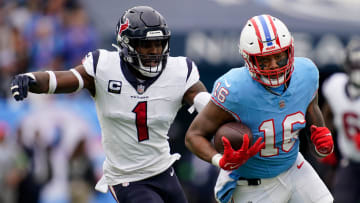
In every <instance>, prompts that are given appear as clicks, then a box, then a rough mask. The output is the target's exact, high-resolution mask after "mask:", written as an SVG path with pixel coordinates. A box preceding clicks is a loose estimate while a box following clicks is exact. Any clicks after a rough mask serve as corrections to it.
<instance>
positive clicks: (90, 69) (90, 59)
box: [82, 50, 100, 77]
mask: <svg viewBox="0 0 360 203" xmlns="http://www.w3.org/2000/svg"><path fill="white" fill-rule="evenodd" d="M99 55H100V52H99V50H96V51H93V52H89V53H88V54H87V55H86V56H85V57H84V59H83V60H82V65H83V66H84V68H85V71H86V73H87V74H89V75H90V76H92V77H95V69H96V65H97V61H98V59H99Z"/></svg>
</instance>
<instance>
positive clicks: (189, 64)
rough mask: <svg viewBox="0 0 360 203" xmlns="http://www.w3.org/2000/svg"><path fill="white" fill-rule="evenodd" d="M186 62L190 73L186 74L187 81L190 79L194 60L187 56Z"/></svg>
mask: <svg viewBox="0 0 360 203" xmlns="http://www.w3.org/2000/svg"><path fill="white" fill-rule="evenodd" d="M186 64H187V67H188V74H187V76H186V81H187V80H188V79H189V77H190V74H191V71H192V68H193V66H192V60H191V59H190V58H189V57H186Z"/></svg>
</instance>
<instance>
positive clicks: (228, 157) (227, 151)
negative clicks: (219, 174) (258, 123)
mask: <svg viewBox="0 0 360 203" xmlns="http://www.w3.org/2000/svg"><path fill="white" fill-rule="evenodd" d="M261 141H262V137H260V138H259V139H258V140H257V141H256V142H255V144H254V145H253V146H251V147H250V148H249V137H248V135H247V134H245V135H244V138H243V144H242V146H241V148H240V149H239V150H236V151H235V150H234V149H233V148H232V147H231V144H230V141H229V140H228V139H227V138H226V137H222V142H223V144H224V154H223V156H222V158H221V159H220V162H219V166H220V168H222V169H224V170H235V169H237V168H239V167H240V166H241V165H243V164H244V163H245V162H246V161H247V160H248V159H250V158H251V157H253V156H254V155H255V154H257V153H258V152H259V151H260V150H261V149H262V148H264V146H265V143H264V142H262V143H261Z"/></svg>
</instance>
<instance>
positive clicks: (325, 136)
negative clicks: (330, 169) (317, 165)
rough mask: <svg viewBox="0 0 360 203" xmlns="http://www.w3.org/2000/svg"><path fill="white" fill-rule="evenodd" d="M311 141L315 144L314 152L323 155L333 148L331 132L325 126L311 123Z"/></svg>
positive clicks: (329, 152) (330, 151)
mask: <svg viewBox="0 0 360 203" xmlns="http://www.w3.org/2000/svg"><path fill="white" fill-rule="evenodd" d="M310 132H311V141H312V142H313V143H314V145H315V151H316V153H317V154H318V155H319V156H321V157H325V156H327V155H329V154H331V153H332V152H333V150H334V142H333V139H332V136H331V132H330V130H329V129H328V128H327V127H316V126H315V125H311V127H310Z"/></svg>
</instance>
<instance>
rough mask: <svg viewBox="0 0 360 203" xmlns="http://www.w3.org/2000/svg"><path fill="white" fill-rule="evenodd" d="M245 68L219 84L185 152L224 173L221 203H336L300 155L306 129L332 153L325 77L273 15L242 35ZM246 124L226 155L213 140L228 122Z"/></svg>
mask: <svg viewBox="0 0 360 203" xmlns="http://www.w3.org/2000/svg"><path fill="white" fill-rule="evenodd" d="M239 52H240V54H241V56H242V57H243V59H244V61H245V67H240V68H233V69H231V70H230V71H229V72H227V73H225V74H224V75H222V76H221V77H220V78H218V79H217V81H215V83H214V87H213V90H212V96H211V101H210V102H209V103H208V104H207V105H206V106H205V107H204V109H203V110H202V111H201V112H200V113H199V114H198V115H197V116H196V117H195V119H194V120H193V122H192V124H191V125H190V127H189V129H188V131H187V133H186V137H185V143H186V146H187V147H188V148H189V149H190V150H191V151H192V152H193V153H195V154H196V155H197V156H199V157H200V158H201V159H203V160H205V161H208V162H210V163H212V164H213V165H215V166H218V167H220V168H221V170H220V174H219V177H218V180H217V183H216V186H215V196H216V199H217V200H218V201H219V202H222V203H225V202H229V201H231V202H237V203H240V202H254V203H255V202H267V203H268V202H273V203H285V202H290V203H305V202H314V203H315V202H316V203H330V202H332V201H333V197H332V195H331V194H330V192H329V190H328V188H327V187H326V185H325V184H324V183H323V182H322V180H321V179H320V177H319V176H318V174H317V173H316V171H315V170H314V169H313V168H312V166H311V165H310V164H309V163H308V162H307V161H306V160H305V159H304V158H303V156H302V155H301V153H300V152H299V137H298V136H299V131H300V130H301V129H303V128H305V127H306V126H311V129H310V132H311V135H310V137H311V140H312V142H313V144H314V148H315V151H316V152H317V154H318V155H319V156H321V157H326V156H328V155H329V154H331V153H332V151H333V148H334V146H333V140H332V136H331V133H330V131H329V130H328V128H326V127H325V124H324V119H323V116H322V114H321V111H320V108H319V106H318V95H317V91H318V87H319V72H318V69H317V67H316V66H315V64H314V63H313V62H312V61H311V60H310V59H308V58H302V57H294V44H293V37H292V35H291V33H290V32H289V31H288V29H287V27H286V25H285V24H284V23H283V22H281V21H280V20H279V19H277V18H275V17H273V16H270V15H259V16H254V17H252V18H251V19H249V20H248V21H247V23H246V24H245V26H244V28H243V30H242V32H241V35H240V43H239ZM230 121H238V122H242V123H244V124H245V125H247V126H248V127H249V128H250V129H251V131H252V134H253V138H254V144H252V145H249V139H248V137H247V136H245V135H244V138H243V139H244V140H243V145H242V147H241V148H240V149H239V150H234V149H232V147H231V145H230V143H229V141H228V140H227V139H226V138H224V137H223V138H222V141H223V144H224V153H223V154H219V153H218V152H217V151H216V150H215V149H214V148H213V146H212V144H211V143H210V141H209V140H208V139H209V137H211V135H214V134H215V132H216V130H217V129H218V128H219V126H221V125H222V124H224V123H226V122H230Z"/></svg>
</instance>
